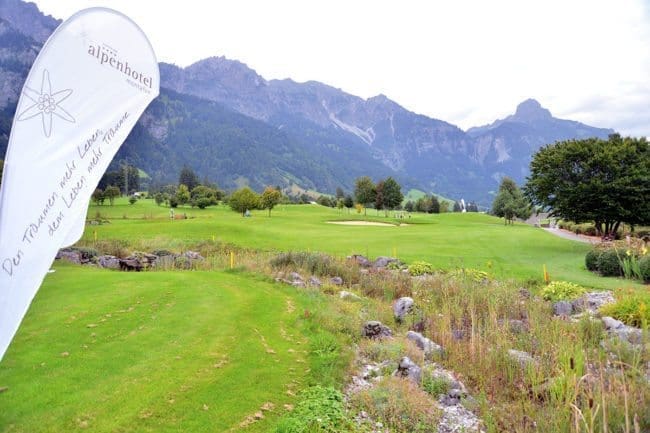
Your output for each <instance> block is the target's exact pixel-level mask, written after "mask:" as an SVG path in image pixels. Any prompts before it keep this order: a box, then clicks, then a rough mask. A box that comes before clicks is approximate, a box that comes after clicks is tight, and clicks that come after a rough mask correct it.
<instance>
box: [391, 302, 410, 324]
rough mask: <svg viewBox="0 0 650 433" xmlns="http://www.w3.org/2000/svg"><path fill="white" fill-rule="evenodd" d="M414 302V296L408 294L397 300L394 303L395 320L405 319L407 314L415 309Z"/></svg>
mask: <svg viewBox="0 0 650 433" xmlns="http://www.w3.org/2000/svg"><path fill="white" fill-rule="evenodd" d="M414 304H415V303H414V302H413V298H409V297H408V296H404V297H402V298H399V299H398V300H397V301H395V303H394V304H393V315H394V316H395V320H397V321H398V322H401V321H402V320H404V318H405V317H406V315H407V314H409V313H410V312H411V310H413V305H414Z"/></svg>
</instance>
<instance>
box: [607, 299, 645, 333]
mask: <svg viewBox="0 0 650 433" xmlns="http://www.w3.org/2000/svg"><path fill="white" fill-rule="evenodd" d="M600 314H601V315H603V316H611V317H613V318H615V319H617V320H620V321H621V322H623V323H625V324H626V325H629V326H636V327H638V328H644V327H647V326H648V324H649V323H650V293H631V292H628V291H621V290H619V291H618V292H617V293H616V302H614V303H613V304H606V305H603V306H602V307H601V308H600Z"/></svg>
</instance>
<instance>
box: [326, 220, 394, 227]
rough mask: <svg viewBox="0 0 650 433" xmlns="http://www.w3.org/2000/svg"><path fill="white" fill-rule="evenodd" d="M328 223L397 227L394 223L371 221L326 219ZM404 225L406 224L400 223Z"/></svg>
mask: <svg viewBox="0 0 650 433" xmlns="http://www.w3.org/2000/svg"><path fill="white" fill-rule="evenodd" d="M327 223H328V224H339V225H343V226H378V227H397V226H396V225H395V224H389V223H377V222H373V221H328V222H327ZM400 225H401V226H405V225H406V224H400Z"/></svg>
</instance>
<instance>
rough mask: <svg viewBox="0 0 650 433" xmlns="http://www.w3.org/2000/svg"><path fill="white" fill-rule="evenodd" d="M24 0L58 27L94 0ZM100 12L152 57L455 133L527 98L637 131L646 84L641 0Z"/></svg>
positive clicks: (260, 4)
mask: <svg viewBox="0 0 650 433" xmlns="http://www.w3.org/2000/svg"><path fill="white" fill-rule="evenodd" d="M36 3H37V4H38V5H39V7H41V8H42V9H44V10H45V11H46V12H47V13H51V14H53V15H55V16H57V17H60V18H65V17H67V16H69V15H70V14H72V13H73V12H74V11H76V10H78V9H81V8H83V7H88V6H91V5H99V4H102V3H105V2H104V1H102V0H67V1H65V2H61V1H60V0H36ZM111 7H113V8H115V9H119V10H121V11H122V12H124V13H126V14H127V15H129V16H131V17H132V18H133V19H134V20H135V21H136V22H137V23H138V24H140V25H141V27H142V28H143V30H144V31H145V32H146V33H147V35H148V36H149V37H150V39H151V40H152V43H153V45H154V48H155V50H156V52H157V54H158V57H159V59H160V60H163V61H168V62H174V63H177V64H180V65H187V64H190V63H192V62H194V61H196V60H199V59H201V58H204V57H207V56H211V55H226V56H227V57H229V58H234V59H238V60H241V61H243V62H245V63H247V64H248V65H249V66H250V67H251V68H253V69H255V70H256V71H257V72H258V73H260V74H261V75H263V76H264V77H265V78H267V79H272V78H287V77H291V78H293V79H294V80H296V81H307V80H318V81H322V82H325V83H327V84H330V85H333V86H335V87H340V88H343V89H344V90H345V91H348V92H350V93H353V94H356V95H359V96H362V97H370V96H373V95H376V94H379V93H384V94H386V95H387V96H389V97H390V98H391V99H394V100H396V101H397V102H398V103H400V104H401V105H403V106H405V107H406V108H408V109H410V110H413V111H415V112H418V113H422V114H426V115H428V116H431V117H436V118H440V119H443V120H446V121H449V122H452V123H455V124H458V125H459V126H461V127H462V128H468V127H470V126H475V125H479V124H485V123H489V122H491V121H493V120H494V119H496V118H502V117H505V116H506V115H508V114H510V113H512V112H513V111H514V108H515V107H516V105H517V104H518V103H519V102H521V101H522V100H524V99H526V98H529V97H533V98H537V99H538V100H539V101H540V102H541V103H542V104H543V105H545V106H546V107H547V108H549V109H550V110H551V112H552V113H554V114H556V115H560V116H562V117H565V118H572V119H575V120H580V121H585V122H588V123H593V124H594V125H595V126H601V127H613V128H615V129H617V130H619V131H621V132H623V133H626V134H635V135H650V117H649V116H648V111H647V109H645V105H644V104H643V103H641V102H640V101H643V100H645V101H647V100H648V96H649V93H648V85H649V83H650V79H649V78H648V77H650V49H649V48H650V30H648V29H649V28H650V13H649V10H648V6H647V5H646V4H645V3H644V0H628V1H621V2H611V1H607V0H596V1H589V0H575V1H571V2H567V1H561V0H547V1H544V2H522V1H518V0H499V1H490V2H485V1H481V0H472V1H470V0H464V1H463V0H461V1H456V2H423V1H413V0H410V1H404V2H397V1H381V0H375V1H371V0H355V1H352V2H350V1H345V0H327V1H309V2H299V1H295V0H274V1H272V2H270V1H264V0H243V1H237V2H205V1H201V0H184V1H183V2H180V3H179V2H173V3H172V2H160V1H154V0H139V1H137V2H134V1H129V0H113V1H112V2H111ZM595 100H600V101H604V102H602V103H599V104H590V101H595ZM644 125H645V126H644Z"/></svg>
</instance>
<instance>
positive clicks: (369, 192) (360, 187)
mask: <svg viewBox="0 0 650 433" xmlns="http://www.w3.org/2000/svg"><path fill="white" fill-rule="evenodd" d="M376 194H377V191H376V190H375V184H374V182H373V181H372V179H370V178H369V177H368V176H362V177H359V178H357V180H356V181H355V182H354V196H355V197H356V198H357V203H360V204H362V205H363V207H364V210H363V212H364V215H365V214H366V210H365V208H366V207H367V205H368V204H370V203H374V201H375V196H376Z"/></svg>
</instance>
